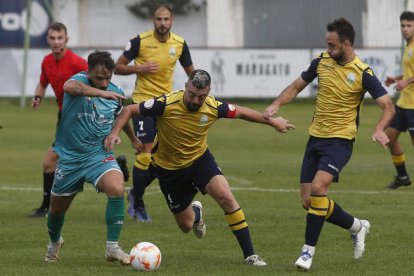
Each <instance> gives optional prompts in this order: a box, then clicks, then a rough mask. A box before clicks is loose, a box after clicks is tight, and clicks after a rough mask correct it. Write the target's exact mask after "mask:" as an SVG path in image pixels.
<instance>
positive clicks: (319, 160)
mask: <svg viewBox="0 0 414 276" xmlns="http://www.w3.org/2000/svg"><path fill="white" fill-rule="evenodd" d="M354 40H355V31H354V28H353V26H352V24H351V23H350V22H348V21H347V20H346V19H344V18H339V19H336V20H334V21H333V22H332V23H329V24H328V25H327V32H326V35H325V41H326V45H327V48H328V49H327V52H325V53H322V54H321V55H320V56H319V57H318V58H316V59H314V60H313V61H312V63H311V64H310V66H309V68H308V69H307V70H305V71H304V72H302V74H301V76H300V77H299V78H298V79H296V80H295V81H294V82H293V83H292V84H290V85H289V86H288V87H286V88H285V89H284V90H283V91H282V93H281V94H280V95H279V96H278V97H277V99H276V100H275V101H274V102H273V103H272V104H271V105H270V106H269V107H268V108H267V109H266V110H265V111H264V113H263V116H264V117H265V118H269V119H270V118H271V116H272V115H274V114H276V113H277V112H278V110H279V108H280V106H282V105H284V104H287V103H289V102H291V101H292V100H293V99H294V98H295V97H296V96H297V95H298V93H299V92H300V91H302V90H303V89H304V88H305V87H306V86H307V85H308V84H309V83H311V82H312V81H313V80H314V79H315V78H316V77H318V84H319V85H318V93H317V96H316V106H315V112H314V115H313V119H312V123H311V125H310V127H309V134H310V138H309V140H308V144H307V146H306V150H305V155H304V158H303V163H302V169H301V177H300V182H301V187H300V191H301V196H302V205H303V207H304V208H305V209H306V210H307V211H308V212H307V217H306V231H305V245H304V246H303V248H302V252H301V255H300V257H299V258H298V260H297V261H296V262H295V266H296V267H297V268H299V269H303V270H308V269H309V268H310V267H311V265H312V260H313V257H314V254H315V246H316V243H317V241H318V239H319V234H320V233H321V230H322V226H323V224H324V221H325V220H326V221H327V222H329V223H333V224H335V225H338V226H340V227H342V228H344V229H348V230H349V231H350V233H351V237H352V239H353V241H354V258H355V259H359V258H361V257H362V254H363V252H364V250H365V236H366V234H367V233H368V231H369V228H370V223H369V222H368V221H367V220H359V219H357V218H355V217H353V216H351V215H350V214H348V213H346V212H345V211H344V210H343V209H342V208H341V207H340V206H339V204H338V203H337V202H334V201H333V200H331V199H329V198H328V189H329V186H330V185H331V183H332V182H337V181H338V178H339V173H340V172H341V170H342V169H343V168H344V166H345V165H346V163H347V162H348V161H349V159H350V158H351V154H352V148H353V142H354V140H355V137H356V134H357V129H358V125H359V111H360V108H361V104H362V100H363V99H364V95H365V92H366V91H368V92H369V93H370V94H371V96H372V97H373V98H374V99H375V101H376V102H377V104H378V105H379V106H380V107H381V108H382V110H383V112H382V115H381V118H380V119H379V121H378V123H377V124H376V126H375V130H374V133H373V134H372V140H373V141H377V142H379V143H380V144H381V145H383V146H385V145H386V144H387V143H388V141H389V140H388V137H387V135H386V134H385V132H384V129H385V128H386V127H387V125H388V123H389V122H390V121H391V119H392V117H393V116H394V114H395V111H394V108H393V103H392V100H391V97H390V96H389V95H388V94H387V92H386V90H385V89H384V88H383V87H382V86H381V83H380V82H379V80H378V79H377V78H376V77H375V76H374V73H373V72H372V70H371V69H370V68H369V67H368V65H366V64H364V63H363V62H362V61H361V60H360V59H359V57H358V56H356V55H355V52H354V49H353V44H354Z"/></svg>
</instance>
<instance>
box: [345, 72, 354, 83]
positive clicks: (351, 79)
mask: <svg viewBox="0 0 414 276" xmlns="http://www.w3.org/2000/svg"><path fill="white" fill-rule="evenodd" d="M346 81H347V82H348V84H350V85H352V84H354V83H355V75H354V74H353V73H349V74H348V76H347V77H346Z"/></svg>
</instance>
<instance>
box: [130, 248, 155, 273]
mask: <svg viewBox="0 0 414 276" xmlns="http://www.w3.org/2000/svg"><path fill="white" fill-rule="evenodd" d="M129 260H130V262H131V266H132V267H133V268H134V269H136V270H139V271H150V270H157V269H158V268H159V267H160V264H161V251H160V249H159V248H158V247H157V246H156V245H154V244H152V243H150V242H140V243H138V244H136V245H135V246H134V247H133V248H132V249H131V253H129Z"/></svg>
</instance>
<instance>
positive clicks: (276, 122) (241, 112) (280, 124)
mask: <svg viewBox="0 0 414 276" xmlns="http://www.w3.org/2000/svg"><path fill="white" fill-rule="evenodd" d="M235 117H236V118H240V119H242V120H246V121H250V122H254V123H259V124H266V125H270V126H272V127H273V128H274V129H276V130H277V131H279V132H282V133H284V132H287V131H288V130H290V129H295V126H294V125H293V124H291V123H290V122H289V121H288V120H286V119H284V118H282V117H277V118H264V117H263V115H262V114H261V113H260V112H258V111H256V110H253V109H251V108H248V107H243V106H236V115H235Z"/></svg>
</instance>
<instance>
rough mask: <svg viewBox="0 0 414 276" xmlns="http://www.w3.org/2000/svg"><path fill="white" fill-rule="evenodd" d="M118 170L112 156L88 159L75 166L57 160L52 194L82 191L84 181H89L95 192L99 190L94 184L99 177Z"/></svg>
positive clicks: (67, 194)
mask: <svg viewBox="0 0 414 276" xmlns="http://www.w3.org/2000/svg"><path fill="white" fill-rule="evenodd" d="M113 170H116V171H119V172H120V173H122V172H121V169H120V168H119V166H118V162H116V160H115V158H114V157H113V156H110V157H106V158H105V159H103V160H102V159H99V160H96V161H90V162H88V163H86V164H79V166H77V167H76V168H74V166H73V165H71V166H68V165H65V163H64V162H58V165H57V168H56V171H55V179H54V181H53V186H52V195H55V196H70V195H73V194H76V193H78V192H82V191H83V184H84V183H85V182H88V183H91V184H92V185H93V186H94V187H95V189H96V191H97V192H99V190H98V188H97V187H96V185H97V184H98V182H99V180H100V179H101V177H102V176H103V175H104V174H105V173H107V172H109V171H113Z"/></svg>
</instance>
